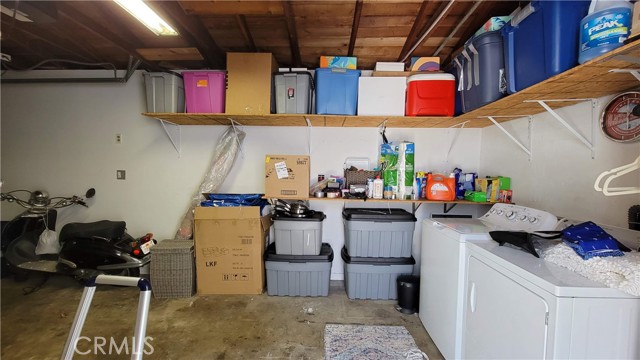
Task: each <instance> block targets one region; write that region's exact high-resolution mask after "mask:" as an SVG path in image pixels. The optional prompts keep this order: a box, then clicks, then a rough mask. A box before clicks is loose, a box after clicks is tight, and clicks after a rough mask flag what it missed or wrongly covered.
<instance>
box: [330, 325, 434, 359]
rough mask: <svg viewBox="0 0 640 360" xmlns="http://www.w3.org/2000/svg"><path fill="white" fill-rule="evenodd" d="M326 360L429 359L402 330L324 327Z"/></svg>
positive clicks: (341, 326) (365, 326)
mask: <svg viewBox="0 0 640 360" xmlns="http://www.w3.org/2000/svg"><path fill="white" fill-rule="evenodd" d="M324 358H325V359H326V360H382V359H385V360H391V359H403V360H406V359H428V358H427V357H426V355H424V354H423V353H422V352H421V351H420V350H419V349H418V347H417V346H416V342H415V341H414V340H413V337H411V334H409V331H407V329H406V328H405V327H404V326H370V325H338V324H327V325H326V326H325V328H324Z"/></svg>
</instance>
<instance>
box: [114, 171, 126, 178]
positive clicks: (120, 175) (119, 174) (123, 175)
mask: <svg viewBox="0 0 640 360" xmlns="http://www.w3.org/2000/svg"><path fill="white" fill-rule="evenodd" d="M126 178H127V171H126V170H116V180H124V179H126Z"/></svg>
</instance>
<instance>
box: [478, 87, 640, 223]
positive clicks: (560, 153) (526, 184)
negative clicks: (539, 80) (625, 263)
mask: <svg viewBox="0 0 640 360" xmlns="http://www.w3.org/2000/svg"><path fill="white" fill-rule="evenodd" d="M568 96H570V95H568ZM609 99H610V97H604V98H600V99H598V101H597V106H596V109H595V111H596V114H597V116H598V117H599V116H600V113H601V111H602V109H603V108H604V106H606V104H607V102H608V101H609ZM558 113H559V114H560V115H561V116H562V117H563V118H564V119H565V120H566V121H568V122H569V123H570V124H571V125H572V126H574V127H575V128H576V129H577V130H578V131H579V132H580V133H581V134H582V135H584V136H585V137H586V138H587V139H591V136H592V134H593V135H594V137H595V158H594V159H592V158H591V151H590V150H589V149H588V148H587V147H586V146H585V145H584V144H583V143H582V142H580V140H578V139H577V138H576V137H574V135H573V134H571V133H570V132H569V130H567V129H566V128H564V127H563V126H562V125H561V124H560V123H559V122H558V121H557V120H556V119H554V118H553V117H552V116H551V115H550V114H548V113H542V114H539V115H536V116H534V117H533V121H532V137H531V143H532V145H531V152H532V156H531V160H529V159H528V156H527V154H526V153H525V152H524V151H522V150H521V149H520V148H519V147H517V145H516V144H514V143H512V142H511V140H509V139H508V138H507V136H506V135H504V134H503V133H502V132H501V131H500V130H499V129H498V128H497V127H495V126H491V127H487V128H484V129H483V130H482V146H481V148H482V151H481V155H480V168H481V169H482V170H483V171H485V172H492V171H500V172H502V173H504V174H510V175H511V177H512V182H511V184H512V185H511V186H512V188H513V191H514V194H513V199H514V201H515V202H516V203H518V204H520V205H525V206H530V207H534V208H539V209H544V210H547V211H549V212H551V213H553V214H555V215H557V216H559V217H571V218H575V219H581V220H592V221H595V222H601V223H603V224H610V225H616V226H621V227H625V228H626V227H627V226H628V225H627V222H628V220H627V219H628V217H627V211H628V209H629V207H630V206H631V205H634V204H640V194H635V195H621V196H611V197H607V196H604V195H603V194H602V193H601V192H596V191H595V190H594V187H593V186H594V182H595V179H596V178H597V176H598V175H599V174H600V173H602V172H603V171H606V170H611V169H613V168H617V167H619V166H622V165H625V164H629V163H631V162H632V161H634V160H635V159H636V158H637V157H638V155H640V142H635V143H626V144H625V143H616V142H613V141H611V140H608V139H607V138H605V137H604V135H603V134H602V132H601V131H600V129H599V128H598V126H599V125H598V123H597V121H599V120H598V119H599V118H598V119H596V122H595V125H594V127H593V129H594V132H593V133H592V130H591V122H592V121H591V102H589V101H587V102H582V103H579V104H576V105H573V106H570V107H566V108H562V109H560V110H558ZM527 126H528V120H527V119H526V118H525V119H518V120H514V121H510V122H508V123H505V124H504V127H505V128H506V129H507V130H509V131H510V132H511V133H512V134H514V135H515V136H516V138H518V139H519V140H520V141H521V142H522V143H524V144H526V145H528V139H527ZM601 185H602V184H601ZM639 185H640V171H638V170H636V171H635V172H632V173H629V174H627V175H625V176H623V177H620V178H619V179H616V180H615V181H612V182H611V186H613V187H620V186H639Z"/></svg>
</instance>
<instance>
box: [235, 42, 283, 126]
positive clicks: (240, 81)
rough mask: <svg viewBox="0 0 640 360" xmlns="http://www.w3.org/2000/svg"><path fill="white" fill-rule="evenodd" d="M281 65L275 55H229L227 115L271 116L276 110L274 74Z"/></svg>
mask: <svg viewBox="0 0 640 360" xmlns="http://www.w3.org/2000/svg"><path fill="white" fill-rule="evenodd" d="M277 71H278V63H277V61H276V58H275V57H274V56H273V54H271V53H227V94H226V104H225V112H226V113H227V114H233V115H267V114H270V113H271V111H272V108H273V100H272V96H271V91H272V81H273V74H274V73H276V72H277Z"/></svg>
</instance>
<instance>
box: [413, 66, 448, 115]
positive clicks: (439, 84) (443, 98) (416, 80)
mask: <svg viewBox="0 0 640 360" xmlns="http://www.w3.org/2000/svg"><path fill="white" fill-rule="evenodd" d="M455 87H456V81H455V77H454V76H453V75H451V74H448V73H433V74H417V75H412V76H409V78H408V79H407V102H406V106H405V115H406V116H453V111H454V103H455V100H454V95H455Z"/></svg>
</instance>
